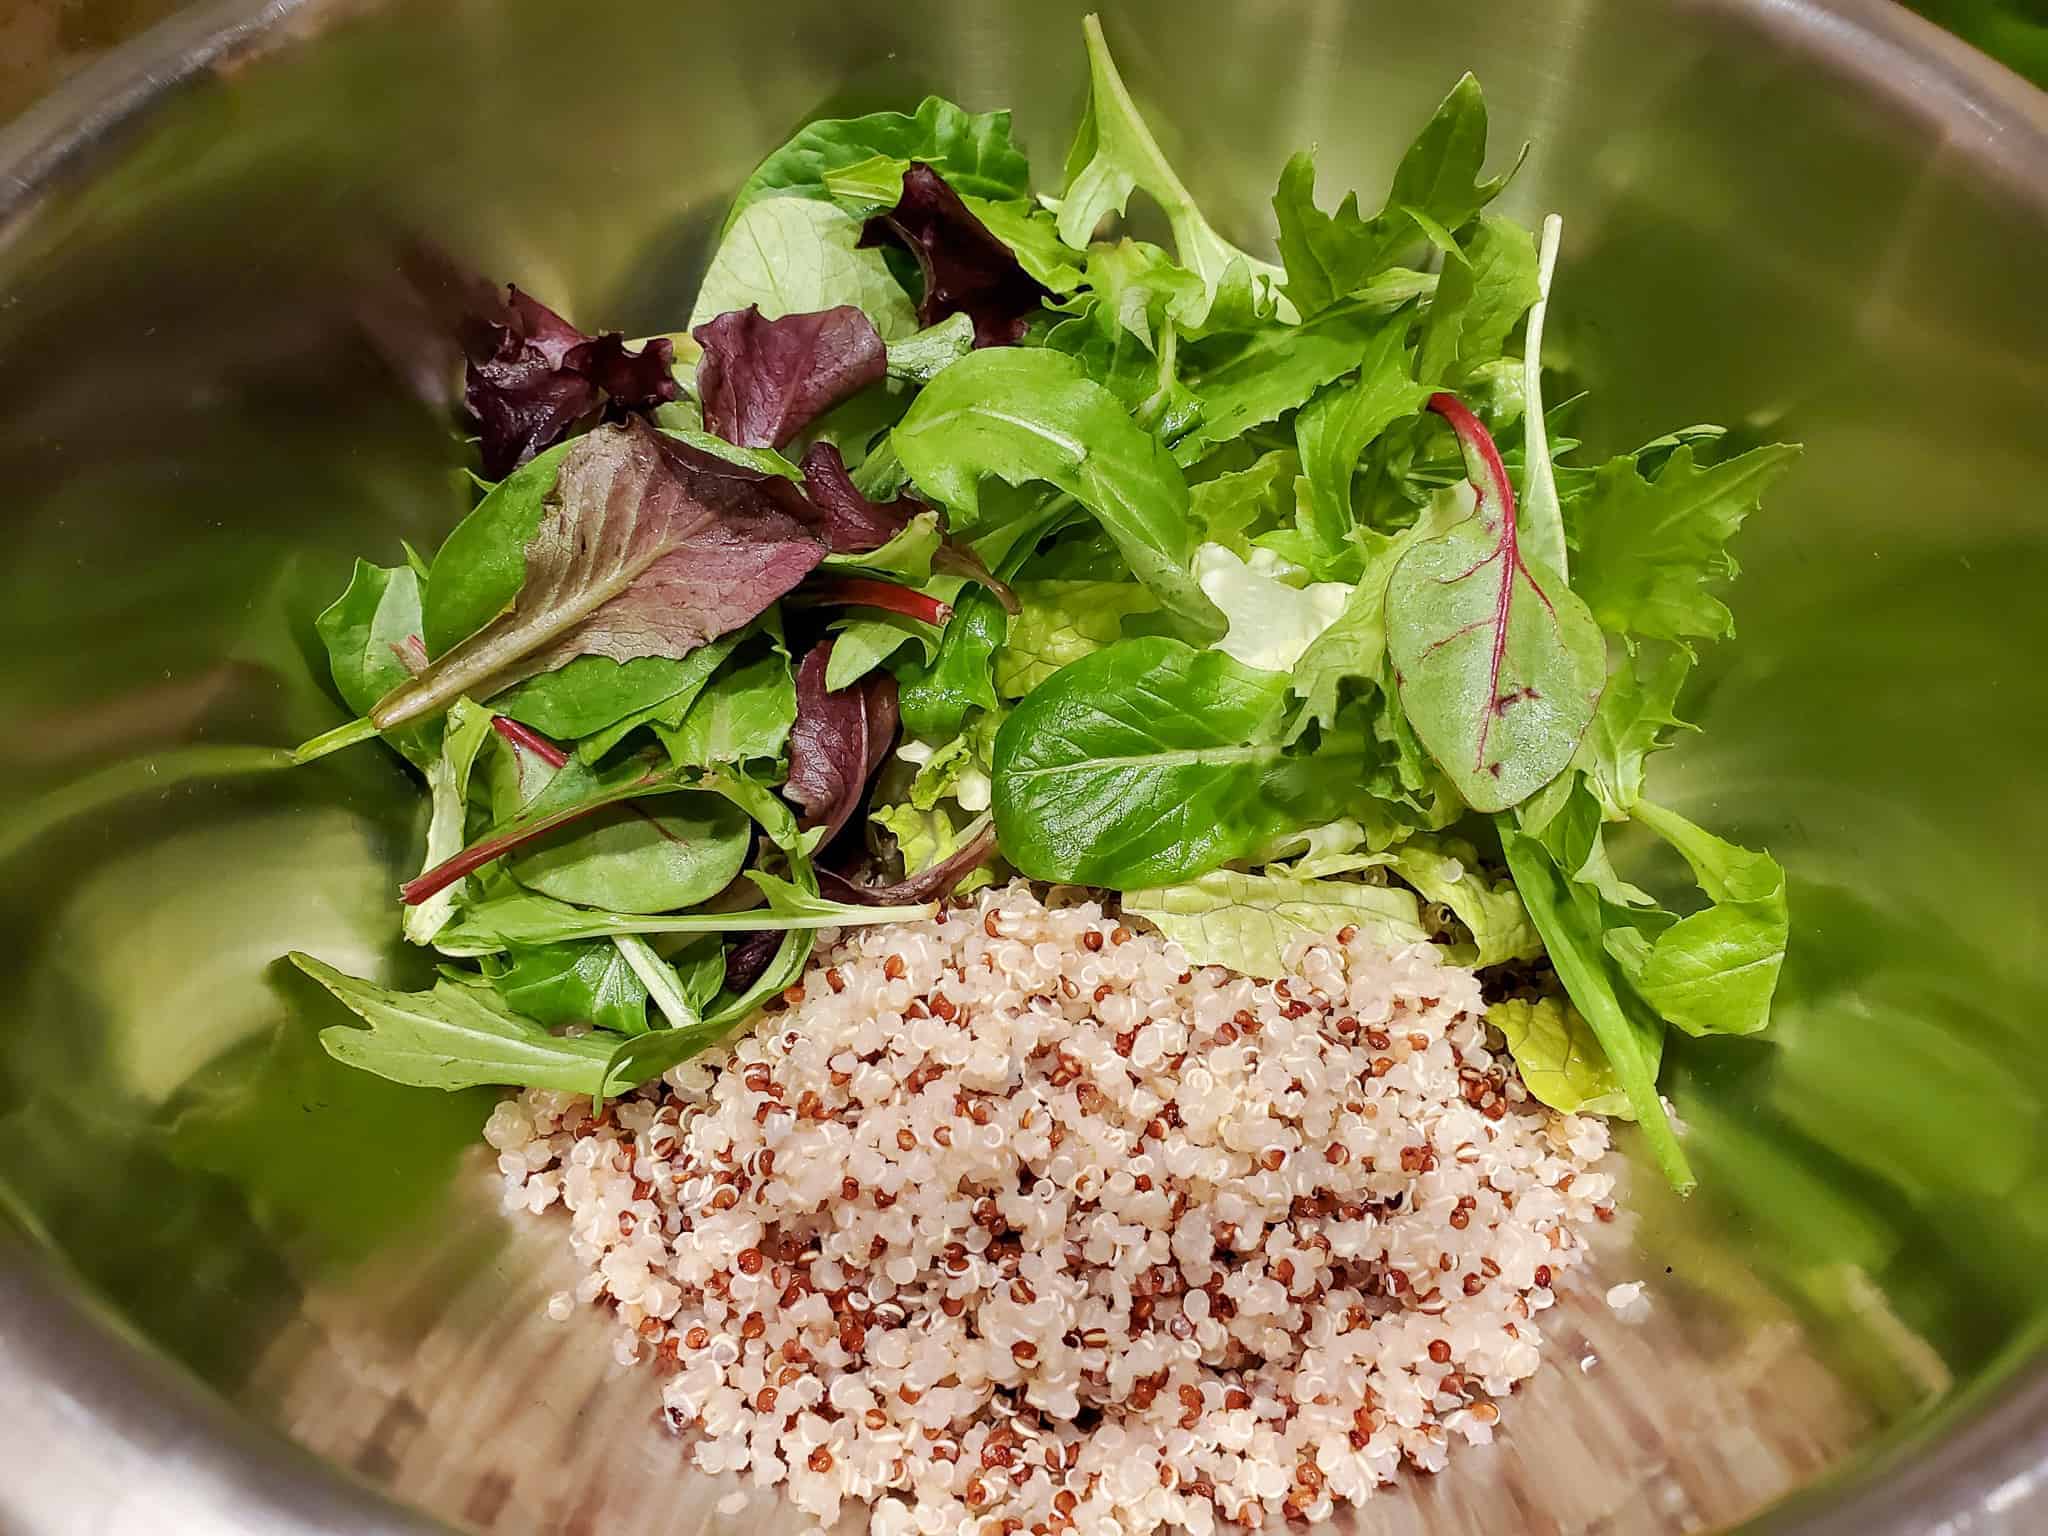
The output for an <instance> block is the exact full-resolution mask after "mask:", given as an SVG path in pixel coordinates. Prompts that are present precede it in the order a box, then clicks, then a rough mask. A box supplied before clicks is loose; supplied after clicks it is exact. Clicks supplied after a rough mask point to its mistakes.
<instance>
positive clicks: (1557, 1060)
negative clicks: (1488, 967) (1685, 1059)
mask: <svg viewBox="0 0 2048 1536" xmlns="http://www.w3.org/2000/svg"><path fill="white" fill-rule="evenodd" d="M1486 1022H1487V1023H1489V1024H1491V1025H1492V1026H1493V1027H1494V1028H1495V1029H1497V1030H1499V1031H1500V1032H1501V1034H1502V1035H1503V1036H1504V1037H1505V1038H1506V1040H1507V1043H1508V1054H1509V1055H1511V1056H1513V1057H1514V1058H1515V1067H1516V1069H1517V1070H1518V1071H1520V1073H1521V1074H1522V1082H1523V1083H1524V1084H1525V1085H1526V1086H1527V1087H1528V1089H1529V1092H1530V1093H1532V1094H1534V1095H1535V1096H1536V1099H1537V1101H1538V1102H1539V1103H1543V1104H1548V1105H1549V1106H1550V1107H1551V1108H1552V1109H1556V1110H1562V1111H1563V1112H1564V1113H1565V1114H1568V1115H1612V1116H1615V1117H1616V1118H1618V1119H1622V1120H1633V1119H1635V1117H1636V1112H1635V1109H1634V1107H1633V1106H1632V1105H1630V1103H1629V1099H1628V1094H1627V1093H1626V1092H1625V1091H1624V1090H1623V1088H1622V1086H1621V1083H1620V1082H1619V1080H1618V1079H1617V1078H1616V1077H1615V1073H1614V1068H1613V1066H1612V1065H1611V1064H1610V1063H1609V1062H1608V1060H1607V1053H1606V1052H1605V1051H1603V1050H1601V1049H1600V1042H1599V1040H1597V1039H1596V1038H1595V1037H1594V1035H1593V1030H1592V1026H1590V1025H1589V1024H1587V1023H1586V1021H1585V1019H1584V1017H1583V1016H1582V1015H1581V1014H1580V1013H1579V1011H1578V1009H1576V1008H1574V1007H1573V1006H1572V1005H1571V1004H1570V1003H1568V1002H1566V1001H1565V1000H1564V999H1563V998H1561V997H1545V998H1539V999H1537V1000H1536V1001H1534V1002H1530V1001H1528V1000H1527V999H1525V998H1510V999H1509V1000H1507V1001H1506V1002H1500V1003H1495V1004H1494V1005H1493V1006H1492V1007H1491V1008H1489V1009H1487V1010H1486ZM1644 1043H1645V1046H1646V1047H1647V1046H1649V1045H1650V1044H1651V1043H1652V1042H1651V1041H1649V1040H1648V1039H1647V1038H1646V1039H1645V1042H1644ZM1655 1044H1656V1047H1657V1049H1656V1053H1655V1054H1654V1055H1652V1056H1651V1057H1650V1058H1649V1060H1648V1063H1647V1067H1648V1070H1649V1072H1650V1073H1651V1074H1652V1075H1653V1076H1654V1075H1655V1073H1656V1071H1657V1068H1658V1066H1659V1064H1660V1063H1661V1061H1662V1058H1663V1042H1662V1041H1661V1040H1660V1041H1656V1042H1655Z"/></svg>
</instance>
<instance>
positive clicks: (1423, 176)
mask: <svg viewBox="0 0 2048 1536" xmlns="http://www.w3.org/2000/svg"><path fill="white" fill-rule="evenodd" d="M1524 153H1527V151H1526V150H1525V151H1524ZM1485 163H1486V101H1485V98H1484V97H1483V96H1482V95H1481V94H1480V90H1479V82H1478V81H1476V80H1474V79H1473V78H1472V77H1471V76H1470V75H1466V76H1464V77H1463V78H1462V79H1460V80H1459V81H1458V83H1457V84H1456V85H1454V86H1452V87H1451V92H1450V94H1449V95H1448V96H1446V97H1445V98H1444V99H1443V103H1442V105H1440V106H1439V107H1438V108H1437V109H1436V113H1435V115H1434V116H1432V117H1431V118H1430V120H1429V122H1428V124H1427V125H1426V126H1425V127H1424V128H1423V130H1422V133H1421V135H1420V136H1419V137H1417V139H1416V140H1415V142H1414V143H1413V144H1412V145H1410V146H1409V149H1408V152H1407V153H1406V154H1405V155H1403V156H1402V157H1401V164H1400V166H1399V168H1398V169H1396V171H1395V172H1394V185H1393V188H1392V190H1391V191H1389V192H1388V193H1387V200H1386V202H1385V204H1384V205H1383V206H1382V207H1381V209H1380V211H1379V213H1377V214H1375V215H1374V216H1373V217H1372V218H1370V219H1367V218H1364V217H1362V216H1361V215H1360V214H1359V211H1358V194H1357V193H1355V192H1354V193H1351V194H1349V195H1347V196H1346V197H1345V199H1344V201H1343V203H1342V204H1341V205H1340V206H1339V207H1338V209H1337V211H1336V213H1335V214H1326V213H1324V212H1323V211H1322V210H1321V209H1319V208H1317V207H1316V201H1315V179H1316V167H1315V157H1314V156H1313V155H1311V154H1308V153H1302V154H1298V155H1296V156H1295V157H1294V158H1293V159H1292V160H1290V161H1288V162H1287V169H1286V170H1285V171H1284V172H1282V173H1281V177H1280V189H1279V191H1278V192H1276V193H1275V194H1274V197H1273V212H1274V214H1275V216H1276V217H1277V218H1278V219H1279V221H1280V256H1281V260H1282V262H1283V263H1284V264H1285V265H1286V268H1287V297H1288V299H1289V301H1290V302H1292V303H1293V305H1294V307H1295V308H1296V309H1297V310H1299V311H1300V312H1301V314H1302V316H1303V317H1304V318H1306V317H1308V316H1310V315H1313V314H1315V313H1316V312H1317V311H1319V310H1322V309H1327V308H1328V307H1329V306H1330V305H1332V304H1335V303H1337V302H1338V301H1340V300H1342V299H1344V298H1345V297H1347V296H1348V295H1350V294H1352V293H1355V292H1357V291H1358V289H1359V287H1360V286H1361V285H1362V284H1364V283H1366V282H1368V281H1369V280H1370V279H1371V278H1373V277H1374V276H1375V275H1376V274H1378V273H1381V272H1384V271H1385V270H1386V269H1387V268H1389V267H1391V266H1393V265H1395V263H1396V262H1397V261H1398V260H1399V259H1400V258H1401V257H1402V256H1403V255H1405V254H1407V253H1408V252H1410V251H1412V250H1413V249H1414V248H1415V247H1416V246H1417V245H1418V244H1419V243H1420V242H1421V241H1422V240H1423V239H1425V238H1427V237H1428V235H1429V233H1430V232H1432V231H1440V230H1441V231H1455V230H1457V229H1460V228H1462V227H1463V226H1464V225H1465V223H1466V222H1467V221H1468V220H1469V219H1470V218H1471V217H1472V216H1473V215H1474V214H1476V213H1477V212H1479V210H1480V209H1482V208H1484V207H1485V206H1486V205H1487V204H1488V203H1490V202H1492V201H1493V200H1494V198H1496V197H1498V196H1499V195H1500V191H1501V189H1502V188H1503V187H1505V186H1506V185H1507V184H1508V179H1509V178H1510V177H1511V176H1513V175H1514V173H1515V170H1517V169H1519V167H1520V165H1521V161H1520V160H1517V161H1516V162H1515V165H1514V166H1511V167H1510V168H1509V169H1508V171H1507V172H1506V173H1505V174H1503V175H1500V176H1496V177H1494V178H1493V179H1492V180H1490V181H1481V180H1479V173H1480V170H1481V169H1482V168H1483V167H1484V165H1485Z"/></svg>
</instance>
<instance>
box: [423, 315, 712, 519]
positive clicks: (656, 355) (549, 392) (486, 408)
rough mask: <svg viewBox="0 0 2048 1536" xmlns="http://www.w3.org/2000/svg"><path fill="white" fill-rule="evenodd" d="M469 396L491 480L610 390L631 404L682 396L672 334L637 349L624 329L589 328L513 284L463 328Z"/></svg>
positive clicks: (556, 437)
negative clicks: (497, 304)
mask: <svg viewBox="0 0 2048 1536" xmlns="http://www.w3.org/2000/svg"><path fill="white" fill-rule="evenodd" d="M462 349H463V352H464V353H465V355H466V356H467V357H468V359H469V369H468V374H467V377H466V379H465V382H464V388H463V400H464V401H465V402H466V403H467V404H468V406H469V409H470V413H471V414H472V415H473V416H475V417H476V420H477V425H478V428H479V429H480V433H481V436H482V440H483V444H482V446H483V468H484V474H485V476H486V477H487V478H489V479H492V480H502V479H503V478H504V477H505V476H506V475H508V474H510V473H511V472H512V471H513V470H515V469H517V468H518V467H519V466H520V465H521V464H524V463H525V462H526V461H527V460H528V459H530V458H532V457H533V456H534V455H535V454H536V453H539V452H540V451H541V449H543V448H546V447H548V446H549V445H551V444H553V443H556V442H559V441H560V440H561V439H562V437H563V436H564V435H565V434H566V433H567V432H568V431H569V429H570V428H571V427H572V426H574V425H575V424H576V423H577V422H578V421H580V420H582V419H583V418H584V417H585V416H588V415H590V414H591V412H593V411H595V410H596V409H597V408H598V407H599V406H601V405H603V404H604V402H605V399H606V397H607V396H609V397H610V398H611V399H612V400H613V401H615V402H616V403H617V404H619V405H620V406H622V407H624V408H625V409H627V410H641V409H651V408H652V407H654V406H657V405H660V404H662V403H664V402H665V401H669V400H673V399H675V398H676V394H677V390H676V380H675V373H674V371H673V370H674V366H675V349H674V347H673V345H672V344H671V343H670V342H669V341H668V339H667V338H666V337H658V338H656V339H655V340H653V341H650V342H648V343H647V344H646V345H645V346H643V347H642V348H641V349H640V350H639V351H638V352H628V351H627V350H626V344H625V340H624V338H623V337H622V336H620V334H619V333H618V332H617V331H607V332H605V333H604V334H603V335H600V336H587V335H585V334H584V333H583V332H582V331H579V330H577V329H576V327H575V326H573V325H571V324H570V323H569V322H568V321H567V320H564V319H563V318H562V317H561V316H560V315H558V314H556V313H555V312H554V311H553V310H552V309H549V308H548V307H547V305H545V304H543V303H541V302H540V301H539V300H537V299H534V298H531V297H530V296H528V295H526V294H523V293H521V292H520V291H519V290H518V289H517V288H508V289H506V299H505V302H504V304H503V306H502V307H501V308H500V310H499V312H498V313H497V314H496V315H494V316H489V317H480V318H473V319H472V320H471V321H470V323H468V324H467V325H465V326H464V327H463V336H462Z"/></svg>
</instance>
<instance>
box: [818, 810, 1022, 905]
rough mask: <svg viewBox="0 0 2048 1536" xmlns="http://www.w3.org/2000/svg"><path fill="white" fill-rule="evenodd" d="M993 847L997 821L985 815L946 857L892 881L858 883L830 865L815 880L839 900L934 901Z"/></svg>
mask: <svg viewBox="0 0 2048 1536" xmlns="http://www.w3.org/2000/svg"><path fill="white" fill-rule="evenodd" d="M995 851H996V824H995V822H994V821H992V820H990V819H989V818H987V817H984V818H982V822H981V830H980V831H979V832H977V833H975V835H974V836H972V837H970V838H968V839H967V840H966V841H965V842H963V843H961V845H960V846H959V847H958V848H956V849H954V850H953V852H951V853H950V854H948V855H947V856H946V857H945V858H943V859H941V860H939V862H938V863H936V864H934V865H932V866H931V867H930V868H928V869H921V870H919V871H918V872H917V873H916V874H914V875H910V876H907V877H905V878H904V879H901V880H898V881H897V882H895V884H893V885H861V884H859V883H857V882H855V881H853V880H849V879H847V877H846V876H844V875H841V874H836V873H834V872H833V871H832V870H829V869H821V870H819V871H818V883H819V885H820V886H821V887H822V888H823V889H824V890H825V891H826V892H827V893H828V894H830V895H832V896H835V897H837V898H838V899H839V900H840V901H855V902H859V903H860V904H861V905H862V906H868V907H900V906H909V905H911V904H912V903H915V902H920V901H937V900H938V899H939V898H940V897H942V896H950V895H951V894H952V893H953V887H954V886H956V885H958V884H959V883H960V882H961V881H962V880H964V879H966V878H967V876H969V875H971V874H972V873H974V871H975V870H977V869H979V868H980V867H981V866H982V865H983V864H986V863H987V862H988V860H989V856H990V855H991V854H993V853H994V852H995Z"/></svg>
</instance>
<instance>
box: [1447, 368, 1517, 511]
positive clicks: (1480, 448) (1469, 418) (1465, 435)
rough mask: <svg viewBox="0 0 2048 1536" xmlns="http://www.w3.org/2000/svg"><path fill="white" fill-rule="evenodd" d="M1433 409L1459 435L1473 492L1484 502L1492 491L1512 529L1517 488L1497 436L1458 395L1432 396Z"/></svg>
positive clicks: (1497, 506)
mask: <svg viewBox="0 0 2048 1536" xmlns="http://www.w3.org/2000/svg"><path fill="white" fill-rule="evenodd" d="M1429 408H1430V409H1431V410H1432V411H1435V412H1436V413H1437V415H1439V416H1441V417H1443V419H1444V420H1445V421H1447V422H1449V423H1450V427H1451V430H1452V431H1453V432H1455V433H1457V434H1458V447H1459V449H1460V450H1462V451H1463V453H1464V455H1465V471H1466V473H1467V474H1469V475H1470V476H1471V477H1472V488H1473V489H1474V490H1475V491H1477V492H1478V493H1479V499H1480V500H1481V501H1482V502H1483V501H1484V500H1485V499H1486V495H1487V492H1488V491H1489V490H1491V491H1492V493H1493V499H1494V505H1495V507H1496V508H1497V509H1498V510H1499V512H1500V514H1501V516H1502V517H1504V518H1505V519H1506V520H1507V526H1508V527H1509V528H1510V529H1512V528H1513V527H1514V525H1515V488H1514V486H1513V484H1512V483H1510V481H1509V480H1508V467H1507V465H1505V464H1503V463H1502V462H1501V459H1500V450H1499V449H1498V448H1496V447H1494V445H1493V434H1492V433H1490V432H1488V431H1487V430H1486V426H1485V424H1484V423H1483V422H1481V421H1480V419H1479V418H1478V417H1477V416H1475V415H1473V414H1472V412H1471V410H1470V408H1469V407H1467V406H1466V404H1465V402H1464V401H1462V400H1460V399H1459V398H1458V397H1457V396H1456V395H1449V394H1443V393H1437V394H1434V395H1431V396H1430V397H1429ZM1509 537H1510V538H1512V537H1513V534H1512V533H1510V535H1509Z"/></svg>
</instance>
